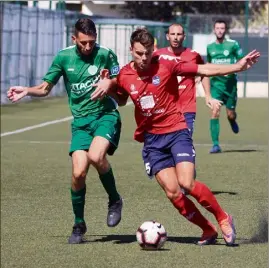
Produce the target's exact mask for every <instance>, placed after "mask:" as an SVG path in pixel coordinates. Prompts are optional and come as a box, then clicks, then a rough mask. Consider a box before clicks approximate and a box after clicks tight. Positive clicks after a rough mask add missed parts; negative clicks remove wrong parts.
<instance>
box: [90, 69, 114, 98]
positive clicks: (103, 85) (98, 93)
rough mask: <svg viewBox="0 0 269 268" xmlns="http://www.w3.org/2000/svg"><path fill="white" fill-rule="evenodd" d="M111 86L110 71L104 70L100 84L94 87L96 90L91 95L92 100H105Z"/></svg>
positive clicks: (101, 73)
mask: <svg viewBox="0 0 269 268" xmlns="http://www.w3.org/2000/svg"><path fill="white" fill-rule="evenodd" d="M110 86H111V80H110V79H109V71H108V70H107V69H103V70H102V71H101V72H100V80H99V82H98V83H97V84H94V85H93V87H96V89H95V90H94V92H93V93H92V95H91V100H97V99H103V98H104V97H105V96H106V95H107V93H108V89H109V88H110Z"/></svg>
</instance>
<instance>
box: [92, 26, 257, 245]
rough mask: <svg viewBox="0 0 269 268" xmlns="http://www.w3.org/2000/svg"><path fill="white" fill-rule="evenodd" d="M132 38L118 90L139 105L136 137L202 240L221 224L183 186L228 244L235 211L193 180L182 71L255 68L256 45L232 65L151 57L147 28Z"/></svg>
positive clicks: (149, 166)
mask: <svg viewBox="0 0 269 268" xmlns="http://www.w3.org/2000/svg"><path fill="white" fill-rule="evenodd" d="M130 42H131V48H130V49H131V54H132V57H133V61H131V62H130V63H129V64H127V65H126V66H124V67H123V68H122V69H121V71H120V74H119V75H118V90H117V96H118V98H119V99H118V101H119V104H120V105H124V104H126V102H127V99H128V97H129V96H130V97H131V99H132V101H133V103H134V105H135V120H136V123H137V129H136V131H135V135H134V138H135V140H137V141H139V142H143V143H144V147H143V152H142V155H143V159H144V163H145V168H146V171H147V173H148V175H149V176H150V177H152V176H155V178H156V180H157V182H158V183H159V185H160V186H161V187H162V189H163V190H164V191H165V193H166V195H167V197H168V199H169V200H170V201H171V203H172V204H173V205H174V206H175V208H176V209H177V210H178V211H179V213H180V214H181V215H182V216H184V217H185V218H186V219H187V220H189V221H190V222H192V223H194V224H196V225H197V226H199V227H200V228H201V229H202V231H203V234H202V237H201V239H200V240H199V241H198V244H199V245H206V244H213V243H215V241H216V238H217V236H218V233H217V228H216V227H215V226H214V225H213V224H212V223H211V222H209V221H208V220H207V219H206V218H205V217H204V216H203V215H202V214H201V212H200V211H199V210H198V208H197V207H196V206H195V204H194V203H193V202H192V201H191V200H190V199H189V198H188V197H187V196H185V195H184V194H182V192H181V191H180V187H182V188H183V189H185V190H187V191H188V192H189V194H190V195H191V196H193V197H194V198H195V199H196V200H197V201H198V203H199V204H200V205H202V206H203V207H204V208H205V209H207V210H208V211H210V212H211V213H213V215H214V216H215V218H216V219H217V222H218V224H219V226H220V228H221V231H222V234H223V238H224V240H225V242H226V244H227V245H233V244H234V242H235V238H236V233H235V227H234V224H233V219H232V216H231V215H229V214H227V213H226V212H225V211H224V210H223V209H222V208H221V207H220V205H219V203H218V202H217V200H216V198H215V196H214V195H213V193H212V192H211V191H210V190H209V188H208V187H207V186H206V185H205V184H203V183H201V182H199V181H197V180H196V181H195V180H194V163H195V149H194V147H193V143H192V138H191V135H190V133H189V131H188V129H187V125H186V122H185V119H184V115H183V114H182V113H180V112H179V111H178V105H177V103H178V90H177V84H178V82H177V76H178V75H184V76H190V75H193V76H195V75H201V76H213V75H225V74H228V73H235V72H239V71H243V70H246V69H248V68H250V67H251V66H252V65H253V64H254V63H255V62H256V61H257V59H258V57H259V56H260V54H259V53H258V52H256V51H252V52H251V53H249V54H248V55H247V56H245V57H244V58H243V59H242V60H240V61H239V62H238V63H236V64H231V65H214V64H204V65H197V64H181V63H178V62H177V61H176V60H174V61H165V62H162V63H160V62H159V60H158V57H154V58H153V57H152V54H153V47H154V38H153V36H152V35H151V34H150V33H149V32H148V31H147V30H146V29H137V30H136V31H134V32H133V33H132V35H131V40H130ZM107 93H109V92H108V90H103V89H102V90H101V89H98V90H96V92H94V93H93V95H92V99H98V98H102V97H103V96H104V95H105V94H107ZM179 186H180V187H179Z"/></svg>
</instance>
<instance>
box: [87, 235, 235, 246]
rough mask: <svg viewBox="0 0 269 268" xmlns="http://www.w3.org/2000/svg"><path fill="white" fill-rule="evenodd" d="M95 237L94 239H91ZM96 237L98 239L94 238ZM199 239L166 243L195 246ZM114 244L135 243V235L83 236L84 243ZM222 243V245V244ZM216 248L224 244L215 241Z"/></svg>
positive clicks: (178, 238)
mask: <svg viewBox="0 0 269 268" xmlns="http://www.w3.org/2000/svg"><path fill="white" fill-rule="evenodd" d="M91 237H95V239H91ZM96 237H98V238H96ZM199 239H200V237H191V236H168V238H167V241H168V242H172V243H179V244H196V243H197V242H198V241H199ZM112 241H114V242H113V243H114V244H130V243H134V242H136V236H135V235H88V236H85V241H84V243H94V242H112ZM222 242H223V243H222ZM215 245H216V246H225V242H224V241H223V240H222V239H217V243H216V244H215ZM238 246H239V244H235V245H233V246H232V247H238Z"/></svg>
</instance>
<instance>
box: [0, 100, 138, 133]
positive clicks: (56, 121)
mask: <svg viewBox="0 0 269 268" xmlns="http://www.w3.org/2000/svg"><path fill="white" fill-rule="evenodd" d="M132 103H133V102H132V101H129V102H127V104H126V106H127V105H130V104H132ZM71 119H73V116H68V117H64V118H61V119H57V120H53V121H47V122H44V123H41V124H37V125H33V126H29V127H24V128H20V129H17V130H14V131H9V132H4V133H1V137H5V136H10V135H14V134H18V133H22V132H25V131H29V130H32V129H36V128H41V127H45V126H49V125H54V124H58V123H62V122H65V121H69V120H71Z"/></svg>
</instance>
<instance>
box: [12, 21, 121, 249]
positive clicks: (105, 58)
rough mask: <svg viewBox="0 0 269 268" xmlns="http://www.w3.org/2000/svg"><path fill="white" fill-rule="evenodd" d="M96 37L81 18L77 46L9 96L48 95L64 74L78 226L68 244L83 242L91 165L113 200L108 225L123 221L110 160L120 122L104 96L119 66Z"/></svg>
mask: <svg viewBox="0 0 269 268" xmlns="http://www.w3.org/2000/svg"><path fill="white" fill-rule="evenodd" d="M96 37H97V34H96V27H95V24H94V22H93V21H92V20H90V19H88V18H83V19H79V20H78V21H77V22H76V24H75V32H74V35H73V36H72V39H73V42H74V44H75V45H74V46H71V47H67V48H65V49H63V50H61V51H60V52H59V53H58V54H57V55H56V57H55V58H54V60H53V62H52V65H51V67H50V68H49V70H48V72H47V74H46V75H45V76H44V78H43V80H44V82H43V83H41V84H40V85H38V86H34V87H21V86H14V87H11V88H10V89H9V90H8V93H7V96H8V98H9V99H10V100H11V101H12V102H16V101H18V100H20V99H22V98H23V97H25V96H35V97H44V96H47V95H48V94H49V92H50V91H51V89H52V88H53V86H54V85H55V84H56V83H57V82H58V80H59V79H60V77H61V76H63V78H64V83H65V87H66V92H67V95H68V103H69V106H70V110H71V112H72V115H73V117H74V120H73V122H72V124H71V128H72V140H71V146H70V156H71V157H72V182H71V200H72V206H73V212H74V215H75V223H74V226H73V231H72V234H71V236H70V238H69V240H68V242H69V243H70V244H79V243H82V242H83V235H84V234H85V233H86V231H87V227H86V224H85V220H84V205H85V194H86V184H85V180H86V175H87V172H88V169H89V166H90V165H93V166H94V167H95V168H96V170H97V171H98V173H99V177H100V180H101V182H102V184H103V187H104V188H105V190H106V192H107V194H108V197H109V202H108V215H107V225H108V226H109V227H114V226H116V225H117V224H118V223H119V222H120V220H121V211H122V199H121V197H120V195H119V193H118V191H117V189H116V185H115V179H114V175H113V172H112V168H111V166H110V164H109V162H108V160H107V157H106V155H107V154H109V155H113V153H114V152H115V150H116V149H117V146H118V143H119V139H120V132H121V118H120V114H119V112H118V110H117V104H116V102H115V101H114V100H113V99H112V98H110V97H109V96H107V95H105V92H106V91H107V90H108V89H112V88H113V87H115V86H116V83H117V81H116V76H117V74H118V73H119V69H120V68H119V63H118V60H117V56H116V55H115V54H114V53H113V52H112V51H111V50H110V49H108V48H105V47H102V46H100V45H98V44H97V43H96ZM104 70H106V72H107V71H109V75H110V79H109V78H107V77H103V75H102V73H103V71H104ZM101 76H102V77H101ZM101 78H102V79H101ZM94 90H97V91H98V92H99V98H98V99H96V100H92V99H91V95H92V93H93V91H94Z"/></svg>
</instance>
